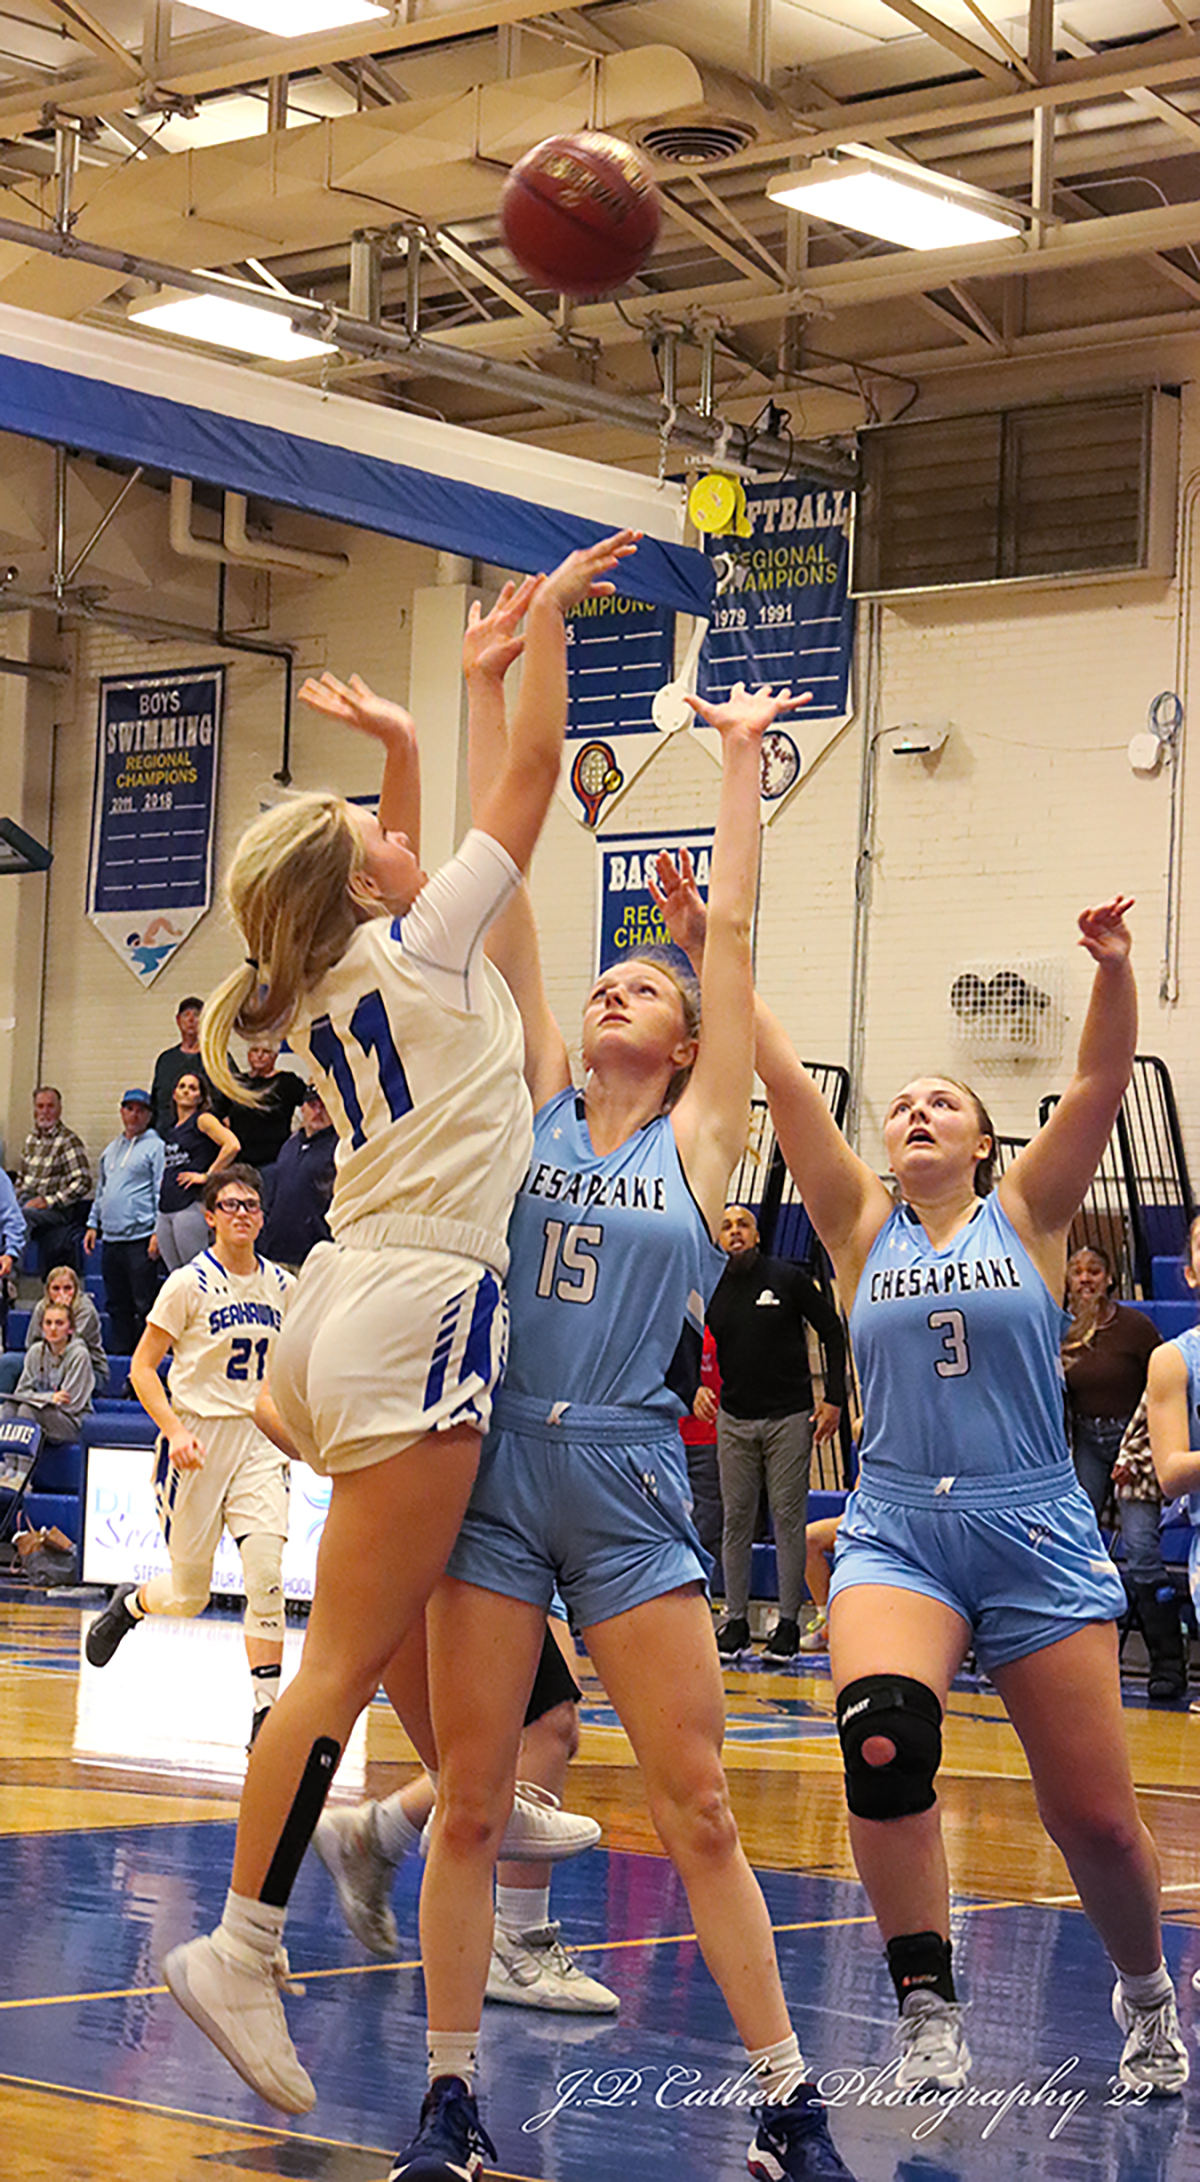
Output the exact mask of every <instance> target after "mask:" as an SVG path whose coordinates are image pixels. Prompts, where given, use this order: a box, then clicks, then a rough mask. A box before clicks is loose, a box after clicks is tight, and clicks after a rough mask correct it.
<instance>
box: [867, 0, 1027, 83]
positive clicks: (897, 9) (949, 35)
mask: <svg viewBox="0 0 1200 2182" xmlns="http://www.w3.org/2000/svg"><path fill="white" fill-rule="evenodd" d="M883 4H884V6H885V7H886V8H890V9H891V12H892V14H893V15H901V16H903V18H904V20H905V22H906V23H911V24H912V26H913V28H914V30H923V31H924V33H925V36H926V37H927V38H932V40H933V42H934V44H935V45H940V46H941V47H942V48H943V50H944V51H945V52H947V53H953V55H954V58H955V60H958V61H965V62H966V65H967V67H968V68H973V69H974V70H975V73H976V75H979V76H984V77H986V78H987V79H988V81H989V82H991V83H1014V82H1015V81H1016V80H1017V78H1016V76H1015V73H1014V71H1013V70H1012V69H1011V68H1007V67H1006V66H1005V64H1004V62H1003V61H998V60H997V59H996V56H995V54H994V53H985V52H984V49H983V47H982V46H981V45H975V44H973V42H972V40H971V39H970V38H964V37H963V34H962V32H961V31H960V30H951V28H950V25H949V23H944V22H943V21H942V19H941V17H940V15H931V14H930V12H929V10H928V8H923V7H921V6H919V5H918V0H883Z"/></svg>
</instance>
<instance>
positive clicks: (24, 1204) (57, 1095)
mask: <svg viewBox="0 0 1200 2182" xmlns="http://www.w3.org/2000/svg"><path fill="white" fill-rule="evenodd" d="M16 1182H17V1197H18V1199H19V1200H20V1204H21V1209H22V1211H23V1213H24V1215H25V1222H26V1225H27V1227H28V1228H29V1231H30V1233H31V1234H32V1235H34V1236H35V1237H36V1239H37V1246H38V1264H39V1269H40V1271H41V1272H42V1273H43V1274H44V1273H45V1272H46V1270H47V1268H48V1267H49V1266H51V1265H58V1264H65V1265H77V1264H78V1260H79V1234H80V1230H81V1229H82V1227H83V1223H84V1221H85V1219H86V1218H87V1212H88V1206H89V1205H90V1204H91V1201H92V1170H91V1166H90V1164H89V1162H88V1155H87V1151H86V1149H85V1147H84V1144H83V1140H82V1138H80V1137H77V1136H76V1134H75V1131H74V1130H73V1129H68V1127H67V1125H66V1123H65V1122H64V1120H63V1118H62V1094H61V1092H59V1091H56V1090H55V1088H54V1086H53V1084H48V1083H46V1084H39V1086H38V1088H37V1090H36V1091H35V1092H34V1094H33V1127H32V1129H31V1130H30V1132H29V1135H28V1136H27V1137H26V1139H25V1143H24V1146H23V1147H22V1151H21V1163H20V1166H19V1167H18V1168H17V1176H16Z"/></svg>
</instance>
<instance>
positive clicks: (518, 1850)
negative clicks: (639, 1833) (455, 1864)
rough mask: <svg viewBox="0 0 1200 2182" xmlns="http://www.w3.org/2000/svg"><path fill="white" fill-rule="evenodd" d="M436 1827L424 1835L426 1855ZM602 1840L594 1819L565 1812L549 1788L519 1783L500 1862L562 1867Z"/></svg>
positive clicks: (429, 1828)
mask: <svg viewBox="0 0 1200 2182" xmlns="http://www.w3.org/2000/svg"><path fill="white" fill-rule="evenodd" d="M432 1826H433V1820H432V1818H431V1819H430V1820H429V1823H428V1825H427V1826H426V1828H425V1831H424V1833H423V1834H422V1835H421V1854H422V1856H428V1854H429V1841H430V1832H431V1828H432ZM599 1839H600V1828H599V1826H598V1825H597V1824H596V1821H595V1819H594V1818H582V1817H581V1816H580V1815H579V1813H578V1812H577V1811H564V1810H563V1808H562V1805H561V1804H560V1802H559V1800H558V1797H557V1796H552V1795H551V1793H550V1790H549V1789H548V1788H539V1787H537V1786H536V1784H535V1783H534V1782H533V1781H530V1780H519V1781H518V1782H517V1788H516V1794H515V1795H514V1797H513V1807H512V1815H511V1817H510V1819H509V1821H508V1824H507V1826H506V1827H505V1829H504V1839H503V1840H502V1841H501V1843H500V1849H499V1853H498V1856H497V1862H498V1863H514V1864H561V1863H563V1862H564V1861H565V1860H566V1858H567V1857H568V1856H578V1855H579V1852H580V1850H581V1849H594V1848H595V1846H596V1843H597V1841H598V1840H599Z"/></svg>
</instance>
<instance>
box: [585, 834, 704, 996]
mask: <svg viewBox="0 0 1200 2182" xmlns="http://www.w3.org/2000/svg"><path fill="white" fill-rule="evenodd" d="M712 845H713V829H712V827H711V826H701V827H691V828H685V829H684V830H683V831H682V832H678V833H671V832H665V833H630V834H624V835H622V836H617V835H613V834H606V835H605V837H604V839H603V840H602V841H601V843H600V886H599V912H598V918H597V930H596V974H597V976H599V974H600V972H601V970H610V969H612V967H613V965H614V964H615V963H620V962H627V961H628V960H629V958H630V956H631V955H639V954H642V953H644V952H645V950H646V948H647V947H656V948H662V949H663V950H664V952H665V953H667V954H669V955H670V956H672V957H673V959H674V960H675V961H677V962H678V963H679V965H680V967H681V968H683V969H690V967H691V965H690V964H689V963H688V962H687V960H686V957H685V956H684V954H683V953H682V950H681V949H680V948H678V947H674V946H672V944H671V941H670V940H669V938H668V937H667V928H666V926H665V925H664V923H663V921H662V918H661V916H660V915H659V912H658V909H657V906H656V904H655V902H654V899H653V897H652V895H651V893H650V888H649V885H648V883H647V881H648V880H649V879H652V878H653V877H654V875H655V867H656V864H657V861H658V857H659V853H660V851H661V850H662V849H669V850H670V852H671V854H672V855H673V856H675V857H677V856H678V854H679V851H680V849H681V848H685V849H687V851H688V853H689V855H690V856H691V859H692V866H693V869H694V871H695V874H696V885H697V887H698V888H699V890H700V896H701V899H702V900H703V901H707V900H708V873H709V866H710V864H711V862H712Z"/></svg>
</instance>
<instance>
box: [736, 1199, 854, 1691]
mask: <svg viewBox="0 0 1200 2182" xmlns="http://www.w3.org/2000/svg"><path fill="white" fill-rule="evenodd" d="M717 1240H718V1241H719V1243H720V1245H721V1248H722V1249H723V1250H724V1252H725V1254H726V1256H727V1258H728V1260H729V1263H728V1265H727V1266H726V1268H725V1271H724V1272H723V1273H722V1275H721V1278H720V1280H719V1281H718V1283H717V1286H716V1289H715V1291H714V1294H713V1298H712V1301H711V1303H710V1304H709V1306H708V1324H709V1329H710V1331H711V1333H712V1336H713V1339H714V1341H715V1342H716V1345H717V1363H718V1366H719V1367H720V1373H721V1403H720V1408H719V1410H718V1412H717V1460H718V1463H719V1465H720V1472H721V1497H722V1499H723V1501H724V1504H725V1528H724V1536H723V1541H722V1549H721V1560H722V1564H723V1567H724V1570H725V1608H726V1618H725V1621H724V1622H723V1624H722V1626H721V1628H720V1629H719V1630H718V1631H717V1649H718V1651H719V1652H720V1653H721V1655H722V1657H723V1658H726V1659H732V1658H735V1657H736V1656H737V1654H738V1653H739V1652H741V1651H744V1650H745V1649H746V1647H747V1645H748V1644H749V1642H750V1625H749V1621H748V1619H747V1614H748V1609H749V1603H750V1548H751V1545H752V1543H753V1539H754V1525H755V1519H756V1517H757V1514H758V1504H759V1497H760V1494H761V1491H762V1487H763V1484H764V1482H765V1484H766V1488H767V1499H768V1502H769V1504H770V1509H771V1519H772V1523H773V1525H774V1530H775V1557H776V1564H777V1567H778V1572H779V1623H778V1626H777V1628H776V1629H775V1630H774V1631H773V1632H772V1635H771V1636H770V1638H769V1639H768V1641H767V1645H766V1654H767V1656H769V1657H770V1658H772V1659H792V1658H794V1657H795V1655H796V1653H797V1651H798V1650H799V1648H800V1601H801V1598H802V1596H803V1593H804V1530H805V1522H806V1518H807V1512H808V1470H809V1461H810V1458H811V1454H812V1449H813V1445H814V1443H815V1444H817V1445H819V1444H820V1443H821V1441H822V1440H827V1439H830V1438H832V1436H833V1434H834V1433H835V1432H836V1431H837V1428H838V1424H839V1421H840V1419H841V1413H842V1404H843V1402H844V1401H845V1398H846V1341H845V1336H844V1334H843V1332H842V1326H841V1321H840V1319H839V1318H838V1315H837V1312H836V1311H835V1310H834V1309H833V1308H832V1306H831V1305H830V1304H829V1303H827V1302H826V1300H825V1298H824V1296H823V1295H822V1294H821V1292H820V1290H819V1289H818V1288H817V1287H816V1286H815V1285H814V1284H813V1282H812V1281H811V1280H809V1279H808V1278H807V1276H806V1275H805V1274H804V1273H802V1272H801V1271H800V1268H799V1266H796V1265H790V1264H788V1263H787V1262H786V1260H784V1259H782V1258H764V1257H763V1255H762V1252H761V1251H760V1249H759V1246H758V1224H757V1222H756V1220H755V1218H754V1214H753V1213H752V1212H748V1211H747V1210H746V1207H745V1206H744V1205H728V1206H727V1207H726V1209H725V1216H724V1218H723V1219H722V1221H721V1228H720V1233H719V1235H718V1237H717ZM809 1325H811V1326H812V1327H814V1328H815V1330H816V1333H817V1335H818V1337H819V1339H820V1342H821V1351H822V1356H823V1359H824V1379H825V1398H824V1399H823V1400H822V1401H819V1402H818V1403H817V1404H816V1405H815V1407H814V1405H813V1385H812V1374H811V1372H810V1369H809V1362H808V1341H807V1336H806V1333H805V1328H806V1326H809Z"/></svg>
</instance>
